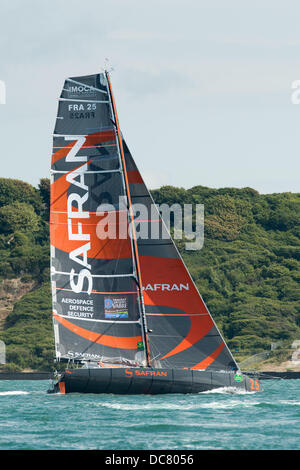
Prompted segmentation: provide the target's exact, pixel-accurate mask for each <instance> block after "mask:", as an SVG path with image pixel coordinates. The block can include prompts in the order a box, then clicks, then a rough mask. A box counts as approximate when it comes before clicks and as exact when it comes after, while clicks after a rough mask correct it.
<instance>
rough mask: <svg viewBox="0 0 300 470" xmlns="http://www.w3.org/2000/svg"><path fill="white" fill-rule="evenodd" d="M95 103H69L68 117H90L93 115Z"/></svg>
mask: <svg viewBox="0 0 300 470" xmlns="http://www.w3.org/2000/svg"><path fill="white" fill-rule="evenodd" d="M96 109H97V105H96V103H84V104H82V103H81V104H69V105H68V111H69V117H70V119H91V118H94V117H95V113H94V111H96Z"/></svg>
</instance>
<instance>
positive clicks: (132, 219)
mask: <svg viewBox="0 0 300 470" xmlns="http://www.w3.org/2000/svg"><path fill="white" fill-rule="evenodd" d="M105 76H106V80H107V83H108V90H109V97H110V100H111V102H112V107H113V116H114V119H115V123H116V130H117V137H118V143H119V149H120V153H121V157H122V162H123V173H124V177H125V183H126V188H127V198H128V205H129V214H130V218H131V225H132V232H133V242H134V243H133V245H134V254H135V263H136V268H137V278H138V283H139V297H140V302H141V307H142V323H143V328H142V330H143V334H144V337H145V347H146V357H147V364H148V366H149V367H151V361H150V354H149V351H150V348H149V342H148V334H147V323H146V318H145V312H144V299H143V292H142V291H143V285H142V276H141V268H140V263H139V255H138V248H137V241H136V236H135V227H134V217H133V210H132V203H131V196H130V191H129V182H128V175H127V168H126V162H125V156H124V149H123V144H122V138H121V132H120V126H119V119H118V115H117V110H116V105H115V101H114V97H113V93H112V88H111V83H110V78H109V74H108V72H107V71H105Z"/></svg>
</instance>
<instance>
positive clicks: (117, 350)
mask: <svg viewBox="0 0 300 470" xmlns="http://www.w3.org/2000/svg"><path fill="white" fill-rule="evenodd" d="M141 204H142V205H143V206H144V207H145V208H146V209H147V213H148V214H149V217H146V218H145V219H143V220H141V218H140V217H139V218H137V217H136V213H135V211H134V207H135V206H136V205H141ZM153 222H155V223H156V227H158V231H159V236H157V232H155V234H154V235H153V231H152V230H151V224H152V223H153ZM50 224H51V225H50V227H51V231H50V233H51V280H52V294H53V295H52V298H53V323H54V333H55V343H56V355H57V358H64V359H74V360H81V361H94V362H95V361H96V362H99V361H100V362H101V363H103V364H105V363H106V364H116V363H117V364H123V365H132V366H148V367H154V368H160V367H164V368H180V369H182V368H190V369H218V370H227V369H232V368H233V369H237V368H238V367H237V364H236V362H235V361H234V359H233V357H232V355H231V353H230V351H229V349H228V347H227V346H226V344H225V342H224V339H223V338H222V336H221V334H220V332H219V331H218V329H217V327H216V325H215V323H214V321H213V319H212V317H211V315H210V314H209V312H208V310H207V307H206V306H205V304H204V302H203V300H202V298H201V296H200V295H199V293H198V291H197V289H196V287H195V284H194V283H193V281H192V278H191V276H190V275H189V272H188V270H187V268H186V267H185V265H184V263H183V261H182V259H181V257H180V255H179V253H178V251H177V249H176V247H175V245H174V242H173V240H172V238H171V237H170V235H169V233H168V232H167V230H166V228H165V226H164V223H163V221H162V218H161V215H160V213H159V210H158V208H157V207H156V206H155V204H154V203H153V200H152V198H151V196H150V194H149V191H148V189H147V188H146V185H145V184H144V181H143V179H142V177H141V175H140V172H139V171H138V169H137V167H136V164H135V162H134V160H133V158H132V156H131V154H130V151H129V149H128V147H127V145H126V143H125V140H124V138H123V136H122V134H121V131H120V127H119V122H118V117H117V112H116V106H115V102H114V98H113V94H112V90H111V84H110V79H109V76H108V73H107V72H105V73H101V74H96V75H90V76H84V77H75V78H69V79H67V80H66V81H65V84H64V87H63V91H62V93H61V97H60V99H59V106H58V115H57V120H56V126H55V131H54V138H53V156H52V169H51V219H50ZM143 224H144V225H146V226H147V227H149V230H146V232H147V234H148V236H147V237H140V236H139V234H140V232H141V230H140V228H141V225H143ZM143 233H145V231H144V232H143Z"/></svg>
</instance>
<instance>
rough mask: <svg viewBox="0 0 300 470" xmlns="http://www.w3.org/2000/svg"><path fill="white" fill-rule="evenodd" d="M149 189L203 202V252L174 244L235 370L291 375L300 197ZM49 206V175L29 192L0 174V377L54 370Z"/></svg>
mask: <svg viewBox="0 0 300 470" xmlns="http://www.w3.org/2000/svg"><path fill="white" fill-rule="evenodd" d="M151 193H152V196H153V198H154V201H155V202H156V203H157V204H163V203H165V204H168V205H170V206H171V205H172V204H180V205H183V204H204V213H205V218H204V234H205V238H204V246H203V248H202V249H201V250H199V251H186V250H185V242H184V240H175V242H176V244H177V247H178V249H179V251H180V253H181V255H182V257H183V259H184V261H185V263H186V265H187V267H188V269H189V271H190V273H191V275H192V277H193V279H194V281H195V283H196V285H197V287H198V289H199V292H200V294H201V295H202V297H203V299H204V301H205V303H206V304H207V306H208V309H209V310H210V312H211V314H212V316H213V319H214V321H215V322H216V324H217V326H218V328H219V329H220V331H221V333H222V335H223V336H224V338H225V340H226V342H227V344H228V346H229V348H230V349H231V351H232V353H233V355H234V357H235V358H236V360H237V361H238V363H239V364H240V365H241V368H242V370H248V367H249V370H250V369H253V370H261V371H263V370H264V371H267V370H269V371H276V370H278V371H282V372H284V371H292V370H293V371H299V372H300V345H299V346H298V345H296V346H295V341H296V340H300V193H274V194H259V193H258V192H257V191H256V190H254V189H252V188H242V189H238V188H220V189H213V188H207V187H205V186H195V187H193V188H190V189H184V188H178V187H172V186H163V187H161V188H159V189H155V190H152V191H151ZM49 207H50V182H49V179H47V178H43V179H41V180H40V183H39V185H38V187H37V188H35V187H33V186H32V185H30V184H28V183H26V182H23V181H21V180H16V179H10V178H0V255H1V263H0V340H1V341H3V342H4V343H5V345H6V364H2V365H0V373H1V372H7V373H9V372H10V373H17V372H21V371H24V370H28V371H41V372H42V371H48V370H49V371H53V370H54V369H55V367H56V366H55V364H54V362H53V358H54V354H55V353H54V338H53V329H52V315H51V292H50V280H49V279H50V269H49V262H50V259H49V256H50V253H49V252H50V250H49V244H50V241H49ZM297 348H299V360H298V358H297V354H296V356H295V353H297V351H298V349H297ZM295 357H296V359H295ZM250 358H252V362H251V359H250ZM292 358H294V359H293V360H292ZM243 364H245V367H244V369H243ZM246 364H248V365H247V367H246Z"/></svg>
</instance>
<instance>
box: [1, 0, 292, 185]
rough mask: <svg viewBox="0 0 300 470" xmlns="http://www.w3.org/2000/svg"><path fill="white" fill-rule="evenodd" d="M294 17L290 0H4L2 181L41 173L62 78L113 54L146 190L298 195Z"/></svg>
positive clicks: (124, 117)
mask: <svg viewBox="0 0 300 470" xmlns="http://www.w3.org/2000/svg"><path fill="white" fill-rule="evenodd" d="M299 18H300V4H299V1H291V0H285V1H281V0H280V1H276V0H259V1H255V0H252V1H251V2H250V1H247V2H246V1H243V0H226V1H225V0H151V1H145V0H84V1H77V0H1V7H0V22H1V23H0V24H1V27H0V80H2V81H4V82H5V84H6V104H0V142H1V151H0V155H1V176H2V177H9V178H18V179H22V180H25V181H27V182H29V183H31V184H33V185H35V186H37V184H38V182H39V179H40V178H43V177H49V169H50V156H51V147H52V133H53V129H54V123H55V118H56V111H57V98H58V96H59V94H60V91H61V88H62V85H63V82H64V79H65V78H66V77H72V76H79V75H87V74H91V73H97V72H99V71H101V67H102V66H103V65H104V60H105V58H108V59H109V62H110V64H111V66H112V67H113V68H114V71H113V72H112V75H111V81H112V86H113V92H114V95H115V98H116V104H117V110H118V114H119V120H120V126H121V129H122V132H123V134H124V137H125V139H126V141H127V143H128V146H129V148H130V149H131V152H132V154H133V157H134V158H135V161H136V163H137V165H138V167H139V169H140V171H141V173H142V175H143V176H144V179H145V181H146V183H147V185H148V186H149V187H150V188H155V187H159V186H161V185H165V184H171V185H175V186H182V187H185V188H190V187H192V186H195V185H203V186H209V187H214V188H220V187H246V186H250V187H252V188H254V189H256V190H258V191H259V192H261V193H273V192H283V191H291V192H300V185H299V180H300V104H299V105H295V104H292V102H291V94H292V88H291V86H292V83H293V82H294V81H295V80H300V28H299Z"/></svg>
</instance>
